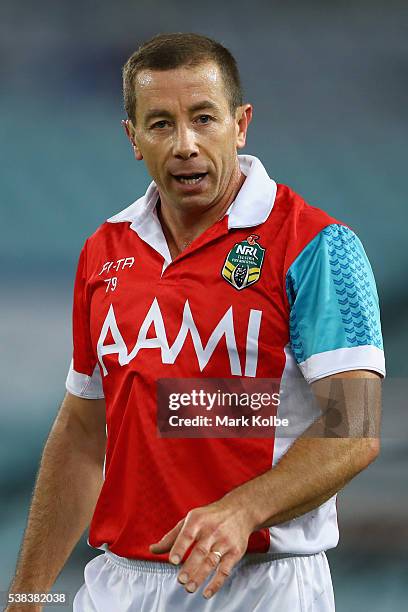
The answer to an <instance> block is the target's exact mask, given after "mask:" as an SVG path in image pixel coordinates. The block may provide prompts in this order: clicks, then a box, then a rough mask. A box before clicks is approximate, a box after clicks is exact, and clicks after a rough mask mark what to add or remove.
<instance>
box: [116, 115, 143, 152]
mask: <svg viewBox="0 0 408 612" xmlns="http://www.w3.org/2000/svg"><path fill="white" fill-rule="evenodd" d="M121 123H122V126H123V129H124V130H125V134H126V136H127V137H128V138H129V140H130V144H131V145H132V149H133V154H134V156H135V159H137V161H140V160H142V159H143V155H142V153H141V151H140V149H139V147H138V145H137V141H136V130H135V128H134V125H133V123H132V122H131V120H130V119H122V121H121Z"/></svg>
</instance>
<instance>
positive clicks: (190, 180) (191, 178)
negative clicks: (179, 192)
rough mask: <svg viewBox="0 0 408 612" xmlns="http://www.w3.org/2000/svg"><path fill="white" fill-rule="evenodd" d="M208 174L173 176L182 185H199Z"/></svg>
mask: <svg viewBox="0 0 408 612" xmlns="http://www.w3.org/2000/svg"><path fill="white" fill-rule="evenodd" d="M207 174H208V172H197V173H195V174H173V177H174V178H175V179H176V181H178V182H179V183H181V184H182V185H197V184H198V183H200V182H201V181H202V180H203V179H204V178H205V177H206V176H207Z"/></svg>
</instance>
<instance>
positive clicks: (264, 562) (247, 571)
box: [73, 552, 335, 612]
mask: <svg viewBox="0 0 408 612" xmlns="http://www.w3.org/2000/svg"><path fill="white" fill-rule="evenodd" d="M179 572H180V567H177V566H173V565H171V564H170V563H160V562H154V561H139V560H135V559H125V558H124V557H118V556H117V555H114V554H113V553H111V552H106V553H104V554H101V555H99V556H97V557H95V558H94V559H92V561H90V562H89V563H88V564H87V565H86V566H85V571H84V577H85V583H84V584H83V585H82V587H81V588H80V589H79V591H78V592H77V594H76V595H75V598H74V603H73V610H74V612H252V611H256V612H333V611H334V609H335V608H334V595H333V587H332V582H331V576H330V569H329V564H328V561H327V558H326V555H325V553H324V552H321V553H317V554H315V555H306V556H303V555H302V556H283V555H272V554H269V553H267V554H251V555H246V556H245V557H244V558H243V559H241V561H239V563H237V565H236V566H235V567H234V569H233V571H232V573H231V576H229V578H228V579H227V580H226V582H225V583H224V585H223V587H222V588H221V589H220V590H219V591H218V593H215V595H213V596H212V597H211V599H208V600H206V599H204V597H203V596H202V593H203V590H204V589H203V586H201V587H200V588H199V589H198V590H197V591H196V592H195V593H188V592H187V591H186V590H185V589H184V587H183V586H182V585H181V584H180V583H179V582H178V581H177V575H178V573H179ZM208 581H209V578H208V579H207V580H206V582H205V583H204V584H207V583H208Z"/></svg>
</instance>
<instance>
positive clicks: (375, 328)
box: [286, 224, 385, 383]
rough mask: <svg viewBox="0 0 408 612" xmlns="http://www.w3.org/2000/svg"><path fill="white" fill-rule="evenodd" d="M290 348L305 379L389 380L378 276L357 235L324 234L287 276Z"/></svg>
mask: <svg viewBox="0 0 408 612" xmlns="http://www.w3.org/2000/svg"><path fill="white" fill-rule="evenodd" d="M286 293H287V297H288V301H289V307H290V317H289V331H290V346H291V349H292V352H293V355H294V357H295V359H296V362H297V363H298V365H299V367H300V369H301V371H302V373H303V375H304V377H305V379H306V380H307V381H308V382H309V383H312V382H314V381H316V380H318V379H319V378H323V377H325V376H329V375H331V374H336V373H338V372H344V371H348V370H374V371H375V372H378V373H379V374H380V375H381V376H385V360H384V350H383V341H382V334H381V323H380V310H379V301H378V294H377V289H376V285H375V280H374V275H373V272H372V269H371V266H370V263H369V261H368V259H367V255H366V253H365V251H364V248H363V246H362V244H361V242H360V240H359V238H358V237H357V236H356V235H355V233H354V232H353V231H352V230H351V229H349V228H348V227H345V226H343V225H340V224H331V225H328V226H327V227H326V228H324V229H323V230H321V231H320V232H319V233H318V234H317V236H316V237H315V238H314V239H313V240H312V241H311V242H309V244H307V245H306V247H305V248H304V249H303V250H302V251H301V253H300V254H299V255H298V256H297V257H296V259H295V261H294V262H293V263H292V265H291V266H290V268H289V270H288V272H287V274H286Z"/></svg>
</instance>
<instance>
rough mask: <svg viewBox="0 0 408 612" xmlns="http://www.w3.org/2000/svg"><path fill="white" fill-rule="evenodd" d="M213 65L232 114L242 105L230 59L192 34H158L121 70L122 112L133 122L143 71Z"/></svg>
mask: <svg viewBox="0 0 408 612" xmlns="http://www.w3.org/2000/svg"><path fill="white" fill-rule="evenodd" d="M208 61H213V62H215V63H216V64H217V66H218V67H219V69H220V71H221V74H222V77H223V79H224V83H225V88H226V91H227V95H228V98H229V106H230V110H231V114H234V113H235V110H236V109H237V107H238V106H241V104H242V87H241V79H240V76H239V71H238V66H237V63H236V61H235V58H234V57H233V55H232V54H231V53H230V51H228V49H226V48H225V47H223V45H221V44H220V43H219V42H217V41H215V40H212V39H211V38H208V37H207V36H202V35H201V34H193V33H171V34H159V35H158V36H154V37H153V38H151V39H150V40H148V41H147V42H145V43H144V44H143V45H142V46H141V47H139V49H138V50H137V51H135V52H134V53H133V54H132V55H131V56H130V58H129V59H128V60H127V62H126V64H125V65H124V66H123V97H124V104H125V111H126V113H127V116H128V117H129V119H131V120H132V121H133V123H134V122H135V110H136V91H135V78H136V75H137V74H138V73H139V72H140V71H142V70H146V69H149V70H172V69H174V68H179V67H181V66H197V65H199V64H202V63H204V62H208Z"/></svg>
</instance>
